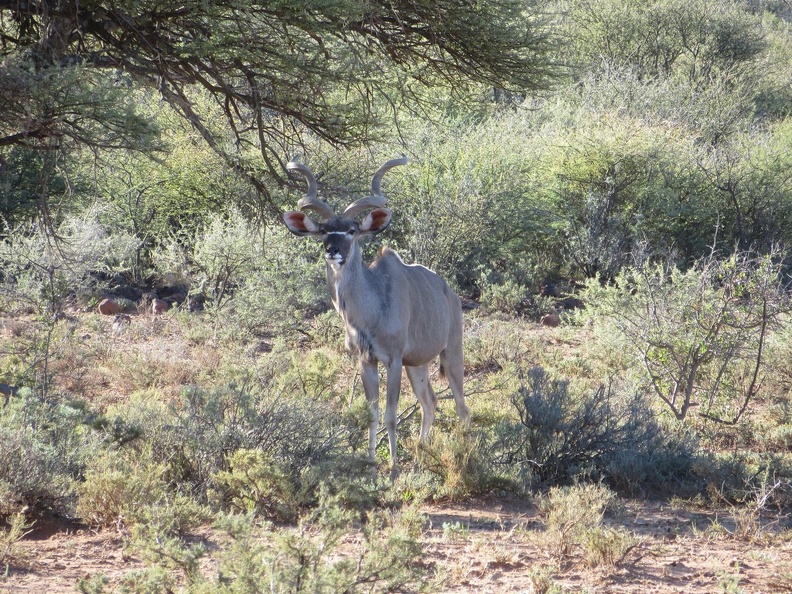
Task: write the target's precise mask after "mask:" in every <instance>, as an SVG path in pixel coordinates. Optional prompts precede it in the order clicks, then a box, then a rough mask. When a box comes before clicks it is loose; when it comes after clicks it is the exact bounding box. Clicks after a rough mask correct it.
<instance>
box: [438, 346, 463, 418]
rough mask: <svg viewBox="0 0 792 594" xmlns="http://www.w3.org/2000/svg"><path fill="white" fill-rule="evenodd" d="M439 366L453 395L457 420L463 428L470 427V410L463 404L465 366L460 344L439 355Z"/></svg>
mask: <svg viewBox="0 0 792 594" xmlns="http://www.w3.org/2000/svg"><path fill="white" fill-rule="evenodd" d="M440 365H441V366H442V367H443V371H444V372H445V376H446V379H447V380H448V385H449V386H451V393H452V394H453V395H454V402H455V403H456V411H457V414H458V415H459V419H460V420H461V421H462V424H463V425H464V426H465V427H468V426H469V425H470V409H468V407H467V404H465V392H464V389H463V382H464V376H465V366H464V363H463V361H462V344H461V340H460V344H459V346H458V348H455V349H451V348H450V347H449V348H447V349H446V350H444V351H443V352H442V353H440Z"/></svg>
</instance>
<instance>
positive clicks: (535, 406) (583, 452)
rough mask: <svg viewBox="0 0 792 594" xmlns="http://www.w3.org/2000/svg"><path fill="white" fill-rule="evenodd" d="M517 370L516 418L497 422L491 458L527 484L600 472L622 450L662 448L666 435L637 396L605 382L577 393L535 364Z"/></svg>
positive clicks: (604, 473)
mask: <svg viewBox="0 0 792 594" xmlns="http://www.w3.org/2000/svg"><path fill="white" fill-rule="evenodd" d="M518 374H519V378H520V385H519V386H518V389H517V391H516V392H515V393H514V394H513V395H512V397H511V403H512V405H513V406H514V408H515V410H516V413H517V415H518V418H519V423H514V422H509V421H504V422H503V423H501V425H500V427H499V428H498V434H499V435H498V439H497V441H496V443H495V444H494V446H493V450H494V452H495V453H494V454H493V459H494V462H495V463H496V464H499V465H502V466H503V467H505V468H507V469H511V471H512V472H515V471H516V472H517V473H519V475H520V479H521V480H522V482H523V483H524V484H525V485H526V486H530V485H531V484H532V483H535V482H550V483H552V482H559V481H560V482H565V481H569V480H571V479H573V478H575V477H577V476H600V477H603V476H606V475H607V469H608V466H609V465H610V464H611V463H612V462H614V460H617V459H618V457H619V455H620V453H621V452H624V451H630V452H634V453H636V454H638V453H650V452H652V451H654V450H656V449H660V450H661V451H662V450H663V447H664V446H663V442H664V439H665V436H664V435H663V433H662V429H661V427H660V426H659V425H658V424H657V422H656V420H655V418H654V416H653V414H652V412H651V410H650V408H649V407H648V406H647V404H646V402H645V401H644V399H643V398H641V397H640V396H638V395H631V396H627V397H625V396H623V395H620V394H617V393H614V392H613V390H612V389H611V388H610V387H605V386H601V387H600V388H599V389H597V390H594V391H591V392H583V393H580V394H576V393H574V392H573V391H572V390H571V389H570V386H569V382H567V381H561V380H556V379H552V378H551V377H550V376H549V375H548V374H547V373H546V372H545V371H544V370H543V369H542V368H539V367H535V368H532V369H530V370H528V371H527V372H526V371H525V370H523V369H518Z"/></svg>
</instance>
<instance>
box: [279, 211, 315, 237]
mask: <svg viewBox="0 0 792 594" xmlns="http://www.w3.org/2000/svg"><path fill="white" fill-rule="evenodd" d="M283 221H284V222H285V223H286V227H288V229H289V231H291V232H292V233H296V234H297V235H314V234H317V233H319V225H317V224H316V223H315V222H314V220H313V219H312V218H311V217H309V216H308V215H307V214H305V213H304V212H300V211H299V210H290V211H288V212H284V213H283Z"/></svg>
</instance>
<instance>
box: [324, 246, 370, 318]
mask: <svg viewBox="0 0 792 594" xmlns="http://www.w3.org/2000/svg"><path fill="white" fill-rule="evenodd" d="M368 272H369V271H368V268H367V267H366V266H365V265H364V264H363V258H362V256H361V253H360V246H359V245H358V243H357V242H355V243H353V244H352V248H351V249H350V250H349V256H348V257H347V259H346V261H345V262H344V264H343V266H341V267H338V268H336V267H335V266H333V264H331V263H330V262H328V263H327V288H328V289H329V290H330V297H331V298H332V300H333V305H335V308H336V309H337V310H338V311H339V312H341V313H343V312H344V311H346V310H347V309H348V305H349V301H350V300H354V299H360V298H361V297H362V296H364V295H366V294H367V293H368V288H369V287H368V285H369V280H368Z"/></svg>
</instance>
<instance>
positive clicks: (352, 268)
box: [283, 157, 470, 476]
mask: <svg viewBox="0 0 792 594" xmlns="http://www.w3.org/2000/svg"><path fill="white" fill-rule="evenodd" d="M405 163H407V158H406V157H403V158H401V159H393V160H391V161H388V162H387V163H385V164H384V165H383V166H382V167H380V169H379V170H378V171H377V172H376V174H375V175H374V177H373V179H372V180H371V192H372V195H371V196H367V197H365V198H361V199H359V200H356V201H355V202H353V203H352V204H350V205H349V206H348V207H347V208H346V210H344V212H343V214H341V215H336V214H335V213H334V212H333V210H332V209H331V208H330V207H329V206H328V205H327V204H326V203H325V202H323V201H322V200H320V199H319V198H317V183H316V178H315V177H314V175H313V174H312V173H311V170H310V169H309V168H308V167H306V166H305V165H302V164H300V163H295V162H290V163H289V164H288V165H287V166H286V167H287V168H288V169H289V170H294V171H298V172H300V173H301V174H302V175H303V177H305V180H306V181H307V182H308V192H307V194H306V195H305V197H304V198H302V199H301V200H300V201H299V202H298V203H297V206H298V208H299V209H300V210H299V211H289V212H286V213H284V215H283V219H284V221H285V222H286V226H287V227H288V228H289V230H290V231H291V232H292V233H295V234H296V235H310V236H313V237H316V238H318V239H320V240H321V241H322V244H323V245H324V250H325V259H326V262H327V287H328V289H329V290H330V298H331V299H332V301H333V305H334V306H335V308H336V310H337V311H338V312H339V313H340V314H341V318H342V319H343V321H344V328H345V330H346V344H347V348H348V349H349V350H350V351H352V352H353V353H355V354H357V356H358V358H359V360H360V373H361V377H362V381H363V389H364V391H365V393H366V399H367V400H368V402H369V405H370V407H371V425H370V426H369V458H370V460H371V462H372V463H373V462H374V455H375V449H376V446H377V429H378V427H379V374H378V372H377V364H378V362H381V363H382V364H383V365H384V366H385V369H386V371H387V400H386V405H385V426H386V428H387V430H388V441H389V446H390V458H391V474H392V476H395V475H396V474H397V473H398V456H397V453H396V421H397V416H398V402H399V391H400V388H401V375H402V367H404V368H405V369H406V370H407V377H408V378H409V379H410V384H411V385H412V388H413V391H414V392H415V395H416V397H417V398H418V402H420V404H421V413H422V420H421V433H420V439H421V440H425V439H426V437H427V436H428V435H429V430H430V428H431V426H432V421H433V420H434V417H435V409H436V407H437V396H436V395H435V393H434V391H433V390H432V386H431V385H430V384H429V363H431V362H432V361H433V360H434V359H435V358H437V357H439V358H440V370H441V373H444V374H445V376H446V377H447V379H448V383H449V385H450V386H451V391H452V393H453V394H454V400H455V401H456V410H457V413H458V414H459V418H460V419H461V420H462V422H463V423H465V424H467V423H468V422H469V419H470V412H469V411H468V407H467V406H466V404H465V396H464V394H463V391H462V376H463V363H462V307H461V305H460V301H459V297H457V295H456V294H455V293H454V292H453V291H452V290H451V289H450V288H449V287H448V285H447V284H446V283H445V281H444V280H443V279H442V278H440V277H439V276H437V275H436V274H435V273H434V272H432V271H430V270H429V269H427V268H424V267H423V266H418V265H407V264H405V263H404V262H402V260H401V258H400V257H399V256H398V254H397V253H396V252H394V251H392V250H389V249H387V248H385V249H383V250H382V252H381V253H380V255H379V257H378V258H377V259H376V260H375V261H374V262H373V263H372V264H371V265H370V266H366V265H364V264H363V260H362V258H361V255H360V246H359V245H358V240H359V239H360V238H361V237H362V236H364V235H375V234H377V233H380V232H381V231H384V230H385V229H386V228H387V227H388V225H389V224H390V222H391V216H392V212H391V211H390V210H389V209H387V208H385V203H386V201H385V196H383V194H382V192H381V191H380V182H381V181H382V177H383V176H384V175H385V173H386V172H387V171H388V170H390V169H391V168H393V167H395V166H397V165H404V164H405ZM307 210H313V211H314V212H315V213H316V215H318V216H319V217H321V219H322V220H321V221H317V220H314V219H312V218H311V217H309V216H308V215H307V214H306V213H305V212H303V211H307ZM366 210H369V211H370V212H369V213H368V214H367V215H366V217H365V218H364V219H363V220H362V221H360V222H359V221H357V220H356V217H357V216H358V215H359V214H361V213H362V212H364V211H366Z"/></svg>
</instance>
